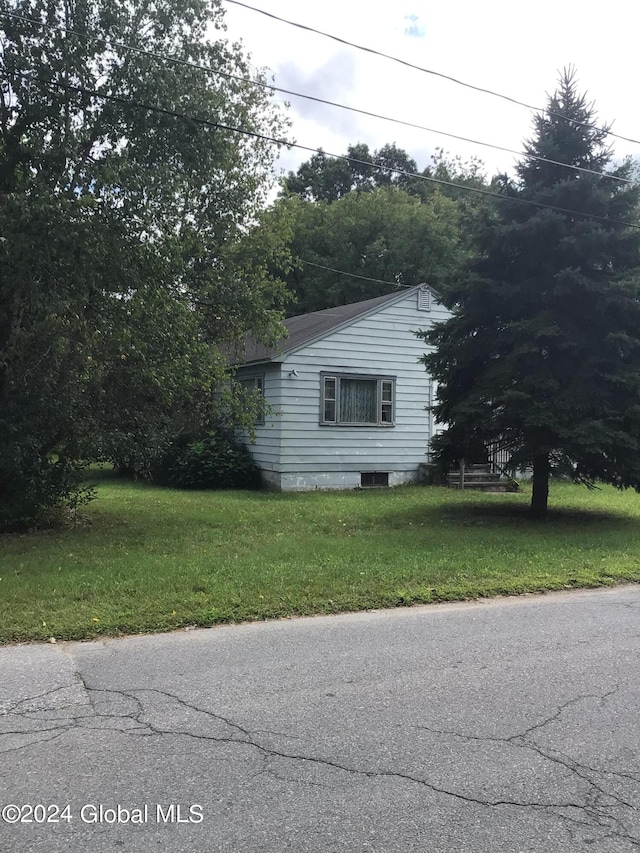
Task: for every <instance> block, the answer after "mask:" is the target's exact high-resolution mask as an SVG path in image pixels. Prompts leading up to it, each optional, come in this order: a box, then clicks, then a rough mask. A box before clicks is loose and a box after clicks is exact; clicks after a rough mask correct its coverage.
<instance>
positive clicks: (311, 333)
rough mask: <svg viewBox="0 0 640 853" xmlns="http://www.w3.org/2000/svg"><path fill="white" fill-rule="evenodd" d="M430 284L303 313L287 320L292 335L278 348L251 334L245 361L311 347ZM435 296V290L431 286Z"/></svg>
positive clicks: (276, 357)
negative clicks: (329, 335)
mask: <svg viewBox="0 0 640 853" xmlns="http://www.w3.org/2000/svg"><path fill="white" fill-rule="evenodd" d="M427 286H428V285H416V287H413V288H411V289H405V290H402V291H400V292H395V293H387V294H385V295H384V296H377V297H375V298H374V299H367V300H365V301H364V302H352V303H350V304H349V305H339V306H337V307H336V308H325V309H324V311H314V312H313V313H311V314H301V315H299V316H298V317H290V318H289V319H288V320H285V321H284V326H285V328H286V329H287V331H288V332H289V335H288V337H283V338H281V339H280V340H279V341H278V344H277V346H275V347H266V346H264V344H260V343H257V342H256V341H255V340H254V339H253V338H252V337H251V336H250V335H248V336H247V341H246V352H245V358H244V363H245V364H250V363H255V362H261V361H280V360H281V358H283V357H284V356H287V355H290V354H291V353H292V352H295V350H297V349H299V348H300V347H303V346H308V345H309V344H311V343H314V342H315V341H317V340H321V339H322V338H324V337H326V336H327V335H328V334H330V333H332V332H335V331H337V330H338V329H342V328H344V327H346V326H349V325H351V323H354V322H355V321H356V320H360V319H361V318H362V317H365V316H367V315H368V314H374V313H376V312H377V311H379V310H380V309H381V308H383V307H386V306H388V305H392V304H393V303H394V302H399V301H401V300H402V299H406V297H407V296H408V295H409V294H411V293H417V292H418V291H419V290H420V288H421V287H427ZM429 290H430V291H431V293H432V295H433V296H435V293H434V291H433V290H431V288H429Z"/></svg>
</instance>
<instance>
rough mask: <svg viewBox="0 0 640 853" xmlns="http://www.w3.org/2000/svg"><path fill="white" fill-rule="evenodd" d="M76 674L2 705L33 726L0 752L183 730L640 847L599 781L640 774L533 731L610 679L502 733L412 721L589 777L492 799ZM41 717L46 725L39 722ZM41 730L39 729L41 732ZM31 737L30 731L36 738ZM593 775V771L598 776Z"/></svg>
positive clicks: (155, 692)
mask: <svg viewBox="0 0 640 853" xmlns="http://www.w3.org/2000/svg"><path fill="white" fill-rule="evenodd" d="M75 679H76V684H75V685H68V686H65V687H57V688H54V689H52V690H50V691H45V692H43V693H40V694H37V695H35V696H32V697H27V698H24V699H20V700H18V701H16V702H14V703H13V704H10V705H9V706H8V707H7V708H6V709H4V711H3V712H0V720H1V719H2V717H3V716H4V717H5V718H7V719H9V718H11V719H12V720H14V722H15V721H16V720H22V722H23V723H24V724H28V725H29V726H36V728H24V727H23V728H20V726H19V725H18V724H17V723H15V724H14V726H13V727H12V728H11V729H9V730H5V731H2V730H0V754H3V753H9V752H15V751H18V750H20V749H25V748H29V747H32V746H37V745H39V744H42V743H47V742H50V741H52V740H55V739H57V738H60V737H62V736H63V735H65V734H66V733H68V732H70V731H72V730H74V729H82V728H84V729H88V730H93V731H96V730H101V731H108V730H112V731H113V730H115V731H119V732H121V733H123V734H125V735H130V736H136V737H163V736H165V737H166V736H174V737H185V738H189V739H194V740H198V741H202V742H209V743H217V744H229V745H233V746H235V747H244V748H248V749H251V750H255V751H256V752H257V753H258V754H259V755H260V756H261V757H262V759H263V762H262V763H263V767H262V769H261V770H260V771H259V772H258V774H256V775H262V774H269V775H270V776H271V777H272V778H275V779H278V780H280V781H286V782H289V783H295V784H310V785H314V786H318V787H329V788H330V787H332V785H330V784H326V783H322V782H316V781H310V780H304V779H299V778H287V777H286V776H283V775H280V774H279V773H278V771H277V770H276V769H275V768H273V767H271V766H269V764H270V762H272V761H273V760H277V759H280V760H284V761H291V762H295V763H296V764H298V765H301V766H302V767H304V766H305V764H313V765H315V766H319V767H324V768H327V769H331V770H336V771H339V772H341V773H347V774H350V775H353V776H358V777H361V778H365V779H397V780H402V781H405V782H410V783H412V784H416V785H420V786H422V787H424V788H426V789H428V790H429V791H431V792H432V793H434V794H438V795H442V796H446V797H451V798H453V799H455V800H457V801H460V802H463V803H469V804H473V805H478V806H483V807H488V808H499V807H505V808H521V809H531V810H535V811H540V812H545V813H547V814H548V815H550V816H553V817H555V818H557V819H559V820H561V821H563V823H565V824H569V825H573V826H575V827H581V828H584V829H588V830H590V831H592V832H593V831H594V830H601V831H602V832H603V833H604V835H600V836H599V837H600V838H614V839H617V840H624V841H626V842H628V843H629V844H631V845H632V846H634V847H637V848H640V836H637V835H635V834H633V833H632V830H630V829H629V828H628V826H627V824H626V822H625V820H624V817H625V816H626V811H627V810H628V811H629V812H637V811H638V807H637V806H636V805H635V804H634V803H633V802H630V801H629V800H627V799H625V798H624V797H623V796H622V795H621V794H618V793H617V792H615V791H613V790H607V789H606V788H605V787H604V786H605V784H606V782H607V781H608V779H607V777H613V779H624V780H625V781H627V782H640V777H639V776H636V775H634V774H632V773H625V772H622V771H614V770H605V769H603V768H595V767H591V766H589V765H586V764H583V763H581V762H579V761H578V760H576V759H574V758H572V757H571V756H569V755H567V754H566V753H563V752H562V751H560V750H558V749H555V748H553V747H545V746H542V745H540V744H539V743H537V742H536V741H535V735H536V734H539V733H540V732H542V730H543V729H544V728H545V727H547V726H549V725H551V724H552V723H554V722H558V721H560V720H561V718H562V715H563V714H564V712H565V711H566V710H567V709H568V708H569V707H571V706H575V705H578V704H579V703H581V702H585V701H586V700H590V699H593V700H599V701H600V705H601V707H604V705H605V703H606V701H607V699H608V698H609V697H611V696H613V695H614V694H615V693H617V692H618V690H619V687H615V688H613V689H612V690H610V691H608V692H606V693H604V694H593V693H588V694H583V695H580V696H577V697H574V698H572V699H569V700H567V701H566V702H565V703H563V704H562V705H560V706H559V707H558V708H557V709H556V710H555V711H554V713H553V714H550V715H549V716H547V717H546V718H544V719H542V720H540V721H538V722H536V723H534V724H533V725H531V726H529V727H528V728H526V729H524V730H523V731H520V732H516V733H514V734H511V735H509V736H505V737H496V736H489V735H486V736H483V735H474V734H466V733H463V732H458V731H454V730H446V729H433V728H429V727H428V726H414V727H413V728H414V729H417V730H420V731H425V732H428V733H429V734H432V735H434V736H437V737H455V738H459V739H462V740H465V741H477V742H492V743H499V744H502V745H507V746H509V747H513V748H516V749H525V750H530V751H532V752H534V753H536V754H538V755H539V756H540V757H541V758H542V759H544V760H545V761H549V762H551V763H553V764H554V765H556V766H558V767H562V768H564V769H565V770H567V771H568V775H569V776H574V777H575V778H577V779H580V780H581V781H582V782H583V783H585V784H586V785H587V790H586V792H585V794H584V795H583V797H582V799H580V798H579V797H575V798H571V797H569V798H567V801H566V802H554V801H549V802H544V801H535V800H532V799H529V800H527V799H516V798H514V799H501V798H493V799H491V798H487V797H480V796H473V795H472V794H468V793H464V792H462V791H457V790H453V789H450V788H447V787H444V786H441V785H437V784H435V783H434V782H431V781H429V780H428V779H426V778H422V777H421V776H418V775H413V774H411V773H405V772H402V771H400V770H392V769H389V770H385V769H366V768H362V767H357V766H351V765H349V764H345V763H341V762H339V761H334V760H332V759H329V758H324V757H320V756H317V755H309V754H305V753H303V752H294V751H286V750H282V749H276V748H275V747H273V746H267V745H265V744H264V743H261V742H259V740H258V739H257V736H258V735H271V736H274V737H285V738H291V737H292V736H291V735H285V734H283V733H281V732H270V731H268V730H264V729H261V730H255V731H252V730H250V729H248V728H246V727H245V726H242V725H240V724H239V723H236V722H234V721H233V720H231V719H229V718H228V717H225V716H223V715H221V714H217V713H215V712H213V711H211V710H208V709H205V708H201V707H199V706H198V705H195V704H193V703H191V702H188V701H186V700H185V699H183V698H181V697H180V696H178V695H176V694H174V693H171V692H169V691H164V690H159V689H153V688H135V689H128V690H114V689H105V688H93V687H91V686H90V685H88V684H87V682H86V681H85V679H84V678H83V677H82V675H81V674H80V673H79V672H77V670H76V672H75ZM78 687H81V688H82V696H83V697H85V701H84V702H83V701H75V702H70V701H62V702H60V701H57V700H59V699H60V698H62V699H63V700H65V699H66V698H67V697H65V696H64V695H62V696H61V694H63V691H67V692H71V691H74V690H75V692H76V694H77V692H78ZM146 697H148V698H149V701H148V702H145V701H144V700H145V698H146ZM153 700H155V702H154V701H153ZM158 700H159V701H158ZM47 705H48V707H47ZM119 705H123V706H124V707H120V708H119V707H118V706H119ZM164 705H169V706H170V707H171V708H172V709H173V713H175V709H176V708H177V709H180V710H181V711H182V720H181V722H182V724H183V725H182V726H181V727H175V726H166V725H162V724H161V723H159V722H154V721H153V717H154V716H157V714H158V712H159V711H160V712H162V708H163V706H164ZM42 714H56V715H59V714H62V715H63V716H62V718H60V719H57V718H56V719H51V718H48V719H47V718H46V717H45V718H43V717H42V716H38V715H42ZM190 717H194V719H189V718H190ZM98 721H100V722H104V721H110V722H112V723H113V724H114V726H113V728H111V729H109V728H108V727H105V726H104V725H100V724H97V723H98ZM54 722H58V723H59V724H58V725H52V723H54ZM43 723H45V724H46V725H45V726H42V724H43ZM211 723H214V724H215V726H216V727H218V728H219V729H220V730H219V731H217V732H215V731H214V732H211V731H206V727H207V726H209V727H210V726H211ZM202 724H204V728H205V730H204V731H198V729H200V728H201V727H202ZM42 735H44V737H39V736H42ZM16 737H17V738H27V739H28V740H27V742H23V743H22V744H18V745H15V743H12V742H11V739H12V738H16ZM34 737H35V739H33V738H34ZM6 738H8V739H9V743H8V745H7V746H6V748H3V746H2V745H3V741H5V739H6ZM593 777H598V778H599V781H598V780H597V779H594V778H593ZM622 810H624V812H625V814H624V815H623V814H620V812H621V811H622Z"/></svg>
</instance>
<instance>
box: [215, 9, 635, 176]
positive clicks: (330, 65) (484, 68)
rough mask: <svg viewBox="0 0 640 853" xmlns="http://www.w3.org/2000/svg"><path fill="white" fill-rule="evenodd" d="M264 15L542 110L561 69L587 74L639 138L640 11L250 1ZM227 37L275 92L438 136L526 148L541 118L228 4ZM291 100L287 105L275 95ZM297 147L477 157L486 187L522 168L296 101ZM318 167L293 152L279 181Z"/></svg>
mask: <svg viewBox="0 0 640 853" xmlns="http://www.w3.org/2000/svg"><path fill="white" fill-rule="evenodd" d="M246 2H247V3H248V4H249V5H251V6H254V7H256V8H259V9H263V10H265V11H268V12H270V13H272V14H274V15H278V16H280V17H283V18H287V19H289V20H291V21H296V22H298V23H301V24H305V25H307V26H310V27H314V28H316V29H319V30H323V31H324V32H327V33H331V34H333V35H336V36H339V37H341V38H343V39H346V40H348V41H351V42H355V43H357V44H361V45H366V46H368V47H371V48H374V49H376V50H380V51H383V52H384V53H388V54H391V55H393V56H396V57H399V58H401V59H403V60H406V61H408V62H411V63H414V64H416V65H420V66H422V67H424V68H427V69H430V70H431V71H435V72H439V73H440V74H445V75H448V76H451V77H455V78H457V79H459V80H462V81H464V82H468V83H471V84H473V85H475V86H480V87H483V88H487V89H492V90H494V91H496V92H499V93H501V94H504V95H508V96H510V97H513V98H516V99H518V100H521V101H525V102H526V103H528V104H531V105H534V106H544V105H545V104H546V100H547V94H548V93H551V92H553V90H554V89H555V86H556V83H557V80H558V73H559V71H560V70H561V69H562V68H564V67H565V66H568V65H574V66H575V67H576V69H577V76H578V82H579V89H580V91H582V92H586V93H587V94H588V96H589V99H590V100H592V101H594V102H595V106H596V109H597V113H598V118H599V120H600V121H603V122H607V123H612V122H613V128H612V129H613V130H614V131H615V132H617V133H620V134H622V135H625V136H629V137H633V138H635V139H638V140H640V110H638V105H639V102H640V99H639V97H638V86H639V84H640V76H639V75H638V68H637V56H638V46H637V42H638V24H640V3H637V0H632V2H622V0H611V2H609V3H608V4H607V5H606V6H604V7H603V6H601V5H599V6H595V5H594V4H590V3H588V2H586V0H555V2H551V0H537V2H536V3H535V4H531V3H524V2H522V0H484V2H474V0H449V2H443V0H439V2H435V0H394V2H390V3H381V2H379V0H322V2H317V3H302V2H300V1H299V0H246ZM222 5H223V8H224V9H225V12H226V22H227V28H228V30H227V36H228V37H229V38H230V39H231V40H234V41H235V40H239V41H241V42H242V44H243V46H244V48H245V50H246V51H247V52H248V53H249V54H250V55H251V61H252V64H253V65H254V66H255V67H260V68H267V69H269V72H270V74H271V75H273V76H274V78H275V80H274V82H275V85H277V86H281V87H283V88H285V89H290V90H293V91H298V92H303V93H306V94H310V95H314V96H316V97H321V98H325V99H328V100H332V101H336V102H339V103H342V104H346V105H348V106H351V107H357V108H359V109H363V110H368V111H371V112H376V113H379V114H382V115H385V116H390V117H391V118H395V119H401V120H403V121H409V122H412V123H415V124H420V125H423V126H425V127H428V128H432V129H434V130H439V131H446V132H448V133H453V134H456V135H459V136H465V137H469V138H472V139H476V140H480V141H482V142H488V143H492V144H495V145H501V146H504V147H507V148H512V149H516V150H518V151H520V150H522V143H523V140H525V139H527V138H530V137H531V135H532V119H533V113H532V112H531V111H530V110H527V109H525V108H523V107H520V106H517V105H515V104H510V103H508V102H506V101H504V100H501V99H499V98H496V97H493V96H490V95H487V94H483V93H480V92H475V91H472V90H470V89H468V88H465V87H463V86H460V85H456V84H455V83H452V82H450V81H448V80H445V79H442V78H441V77H438V76H436V75H434V74H426V73H423V72H420V71H416V70H413V69H411V68H407V67H403V66H402V65H400V64H398V63H395V62H392V61H389V60H387V59H383V58H381V57H376V56H372V55H370V54H367V53H365V52H363V51H360V50H356V49H355V48H351V47H348V46H346V45H341V44H338V43H337V42H335V41H332V40H330V39H327V38H324V37H322V36H319V35H315V34H313V33H309V32H305V31H303V30H300V29H297V28H294V27H291V26H288V25H287V24H284V23H281V22H278V21H275V20H272V19H270V18H268V17H266V16H264V15H262V14H259V13H258V12H255V11H250V10H248V9H244V8H241V7H239V6H235V5H232V4H231V3H229V2H227V0H223V2H222ZM276 100H278V101H284V100H285V96H281V95H277V96H276ZM288 100H289V101H290V108H289V110H288V114H289V118H290V120H291V123H292V127H291V137H292V138H294V139H295V141H296V142H298V143H300V144H302V145H307V146H310V147H313V148H319V147H322V148H323V149H324V150H325V151H327V152H330V153H333V154H344V153H346V150H347V146H348V145H349V144H354V143H356V142H363V143H367V144H368V145H369V147H370V149H371V150H372V151H373V150H374V149H376V148H379V147H380V146H381V145H384V144H385V143H387V142H395V143H396V144H397V145H398V146H399V147H400V148H404V149H405V150H406V151H408V152H409V154H410V155H411V156H412V157H413V158H414V159H415V160H416V162H417V164H418V167H419V168H420V169H423V168H424V167H425V166H426V165H428V163H429V162H430V157H431V155H432V154H433V153H434V152H435V150H436V148H444V149H445V150H446V151H447V152H448V153H449V154H450V155H451V156H454V155H459V156H460V157H461V158H462V159H463V160H468V159H469V158H471V157H478V158H480V159H481V160H482V161H483V162H484V164H485V172H486V174H487V176H489V177H490V176H492V175H494V174H496V173H498V172H511V171H512V170H513V165H514V163H515V162H516V161H517V157H516V156H514V155H511V154H508V153H505V152H500V151H494V150H492V149H490V148H486V147H482V146H479V145H473V144H471V143H468V142H461V141H457V140H455V139H451V138H449V137H446V136H442V135H438V134H436V133H428V132H426V131H423V130H415V129H412V128H408V127H404V126H401V125H398V124H392V123H390V122H386V121H381V120H379V119H374V118H369V117H365V116H361V115H358V114H356V113H350V112H347V111H345V110H339V109H335V108H332V107H328V106H324V105H321V104H315V103H313V102H310V101H304V100H301V99H296V98H291V97H288ZM611 142H612V144H613V146H614V150H615V155H616V158H620V157H622V156H625V155H631V156H633V157H636V158H638V159H639V160H640V144H633V143H631V142H625V141H622V140H620V139H614V138H612V139H611ZM310 156H311V154H310V153H308V152H303V151H296V150H290V151H285V152H284V153H283V154H282V155H281V157H280V159H279V161H278V163H277V170H278V172H280V173H282V172H287V171H289V170H290V169H293V170H295V169H296V168H297V167H298V165H299V164H300V163H301V162H303V161H304V160H307V159H309V157H310Z"/></svg>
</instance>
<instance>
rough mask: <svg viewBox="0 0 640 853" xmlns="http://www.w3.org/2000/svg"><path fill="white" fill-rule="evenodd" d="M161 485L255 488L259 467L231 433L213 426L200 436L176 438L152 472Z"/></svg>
mask: <svg viewBox="0 0 640 853" xmlns="http://www.w3.org/2000/svg"><path fill="white" fill-rule="evenodd" d="M152 479H153V480H154V481H155V482H156V483H159V484H160V485H164V486H174V487H175V488H181V489H257V488H259V487H260V471H259V469H258V466H257V465H256V463H255V462H254V461H253V459H252V457H251V454H250V453H249V450H248V449H247V448H246V447H245V446H244V445H243V444H240V442H239V441H238V439H237V438H236V437H235V436H234V435H233V433H231V432H229V431H227V430H224V429H214V430H211V431H210V432H208V433H207V434H206V435H205V436H204V437H202V436H200V437H198V436H193V435H191V436H189V435H183V436H180V437H179V438H178V439H176V440H175V441H174V442H173V444H172V445H171V446H170V447H169V449H168V451H167V452H166V453H165V455H164V457H163V458H162V460H161V462H160V463H159V465H157V466H156V468H155V470H154V471H153V473H152Z"/></svg>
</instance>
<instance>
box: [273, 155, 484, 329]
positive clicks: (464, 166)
mask: <svg viewBox="0 0 640 853" xmlns="http://www.w3.org/2000/svg"><path fill="white" fill-rule="evenodd" d="M369 163H370V164H371V165H370V166H369V165H368V164H369ZM423 177H431V178H433V179H434V181H433V182H429V181H426V180H423ZM439 182H443V183H439ZM451 182H453V183H456V184H461V185H463V186H465V187H469V188H470V189H479V188H480V189H481V188H486V187H487V183H486V179H485V176H484V174H483V172H482V166H481V163H480V162H479V161H477V160H475V159H474V160H471V161H468V162H463V161H462V160H460V159H459V158H454V159H451V158H449V157H448V156H447V155H446V153H445V152H444V151H442V150H441V149H437V150H436V153H435V154H434V155H433V156H432V158H431V164H430V165H428V166H427V167H426V168H425V169H423V170H422V171H421V172H420V171H419V170H418V166H417V164H416V162H415V160H413V158H411V157H410V156H409V155H408V154H407V152H406V151H404V150H403V149H401V148H398V147H397V146H396V145H395V144H387V145H384V146H382V147H381V148H380V149H378V150H377V151H375V152H373V153H371V152H370V151H369V148H368V147H367V146H366V145H363V144H361V143H358V144H357V145H351V146H349V148H348V152H347V155H345V157H344V158H338V157H329V156H327V155H326V154H324V152H322V151H320V152H319V153H318V154H316V155H314V156H313V157H311V159H310V160H308V161H307V162H306V163H303V164H302V165H301V166H300V168H299V169H298V171H297V172H296V173H295V174H294V173H293V172H290V173H289V176H288V177H287V178H286V180H285V181H284V182H283V195H284V197H283V198H281V199H279V201H278V202H277V204H276V205H275V208H274V209H276V210H285V211H287V212H288V213H289V214H290V217H291V222H292V228H293V242H292V244H291V250H292V253H293V255H294V256H295V257H296V258H297V259H298V262H297V265H296V266H294V268H293V269H292V270H290V271H289V272H284V273H283V275H284V276H285V277H286V281H287V284H288V286H289V288H290V289H291V291H292V292H293V293H294V294H295V296H296V298H297V303H296V305H295V306H294V308H293V309H292V312H293V313H305V312H309V311H318V310H321V309H323V308H329V307H332V306H334V305H342V304H345V303H349V302H355V301H359V300H362V299H368V298H370V297H374V296H379V295H382V294H384V293H390V292H392V291H393V290H394V288H396V287H398V286H402V285H413V284H418V283H422V282H427V283H429V284H430V285H432V286H433V287H435V288H436V289H441V288H443V287H446V286H448V284H449V282H451V281H453V280H454V279H455V278H456V277H457V276H458V274H459V272H460V270H461V269H462V268H464V266H465V263H466V261H467V259H468V257H469V256H470V245H471V237H472V234H473V233H474V231H475V229H476V227H477V222H478V220H479V218H480V217H481V216H486V215H487V206H488V205H487V198H486V197H485V196H482V195H478V194H474V193H471V192H466V191H464V190H459V189H456V188H453V187H450V186H448V183H451ZM327 268H329V269H327ZM335 270H340V271H341V272H342V273H344V275H340V273H336V272H335ZM357 276H361V277H363V278H360V279H358V278H357ZM366 279H378V281H377V282H376V281H369V280H366Z"/></svg>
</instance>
